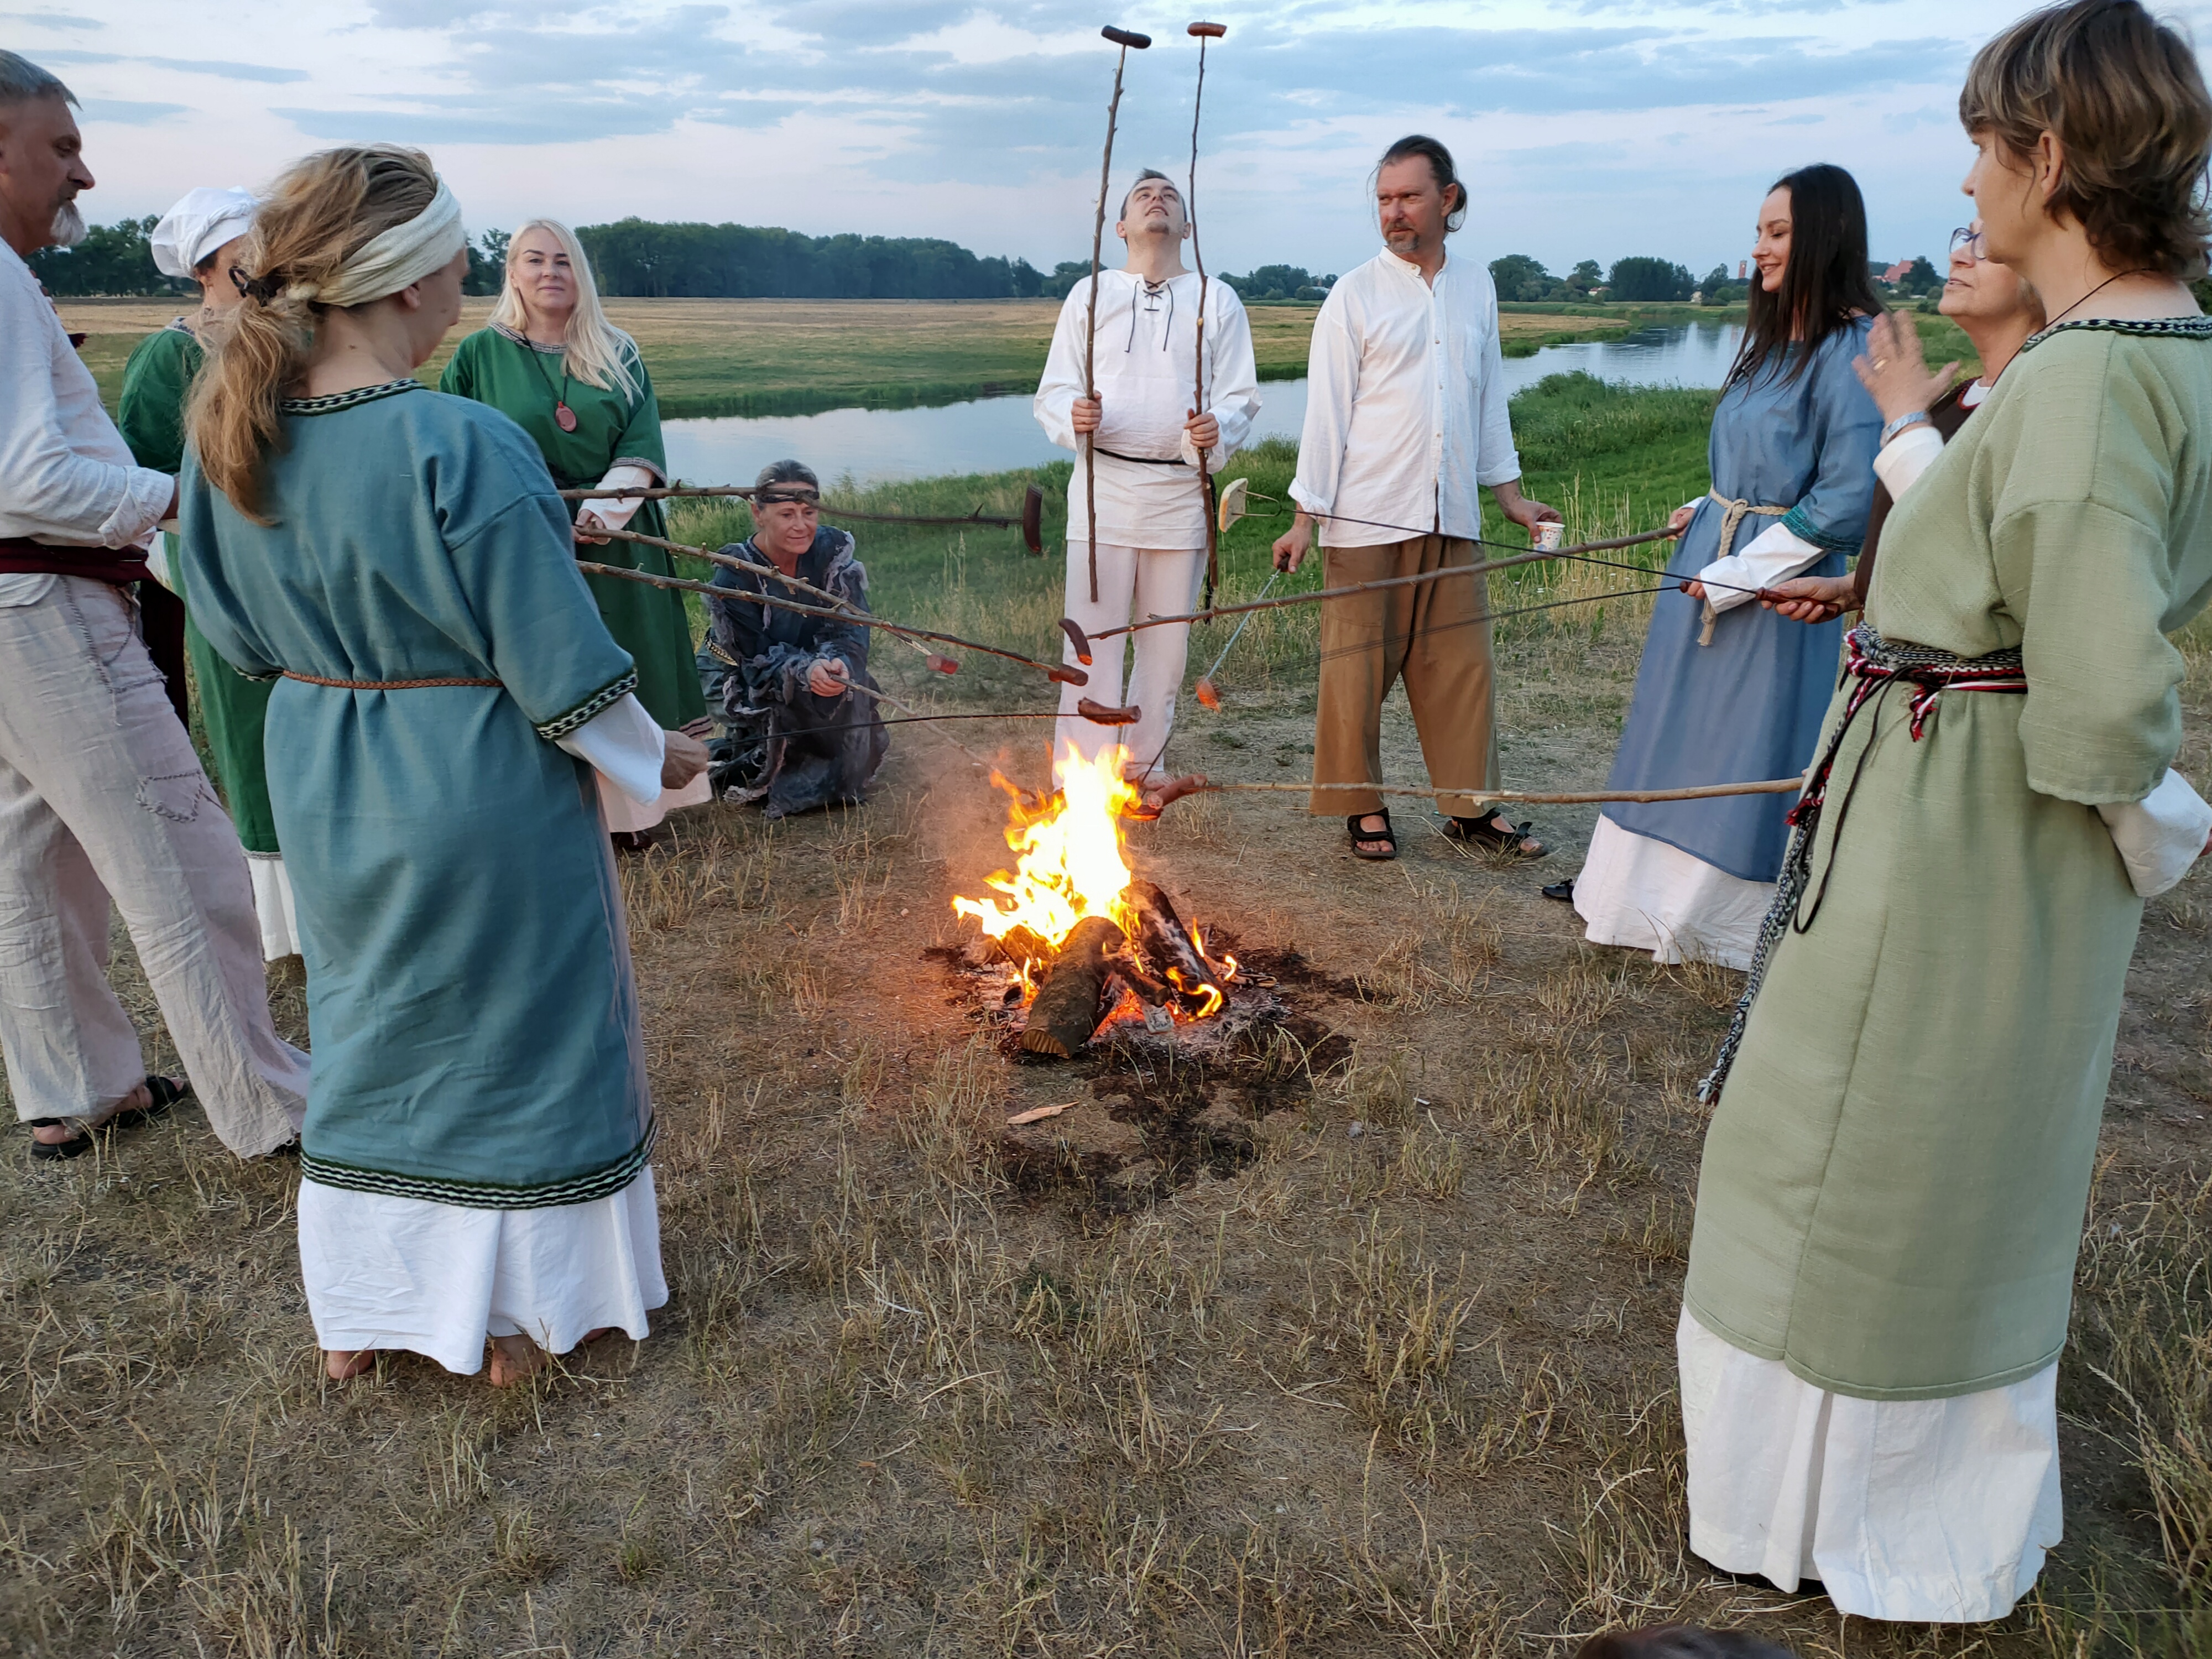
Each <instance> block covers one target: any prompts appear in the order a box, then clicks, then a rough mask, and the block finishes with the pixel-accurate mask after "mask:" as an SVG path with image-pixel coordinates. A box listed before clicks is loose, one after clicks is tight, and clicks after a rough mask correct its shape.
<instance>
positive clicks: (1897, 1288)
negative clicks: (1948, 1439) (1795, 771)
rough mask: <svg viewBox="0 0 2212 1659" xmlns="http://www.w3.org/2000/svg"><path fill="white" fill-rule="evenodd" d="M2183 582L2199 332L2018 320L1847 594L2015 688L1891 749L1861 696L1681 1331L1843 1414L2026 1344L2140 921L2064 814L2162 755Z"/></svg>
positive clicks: (1723, 1143) (2195, 454)
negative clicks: (1966, 415) (1987, 662)
mask: <svg viewBox="0 0 2212 1659" xmlns="http://www.w3.org/2000/svg"><path fill="white" fill-rule="evenodd" d="M2208 599H2212V319H2186V320H2176V321H2166V322H2159V323H2122V322H2114V321H2107V320H2102V319H2098V320H2090V321H2085V322H2081V323H2073V324H2065V325H2061V326H2060V327H2058V328H2057V329H2053V330H2050V331H2045V333H2043V334H2041V335H2039V336H2037V337H2035V338H2034V339H2033V340H2031V341H2030V342H2029V343H2028V344H2027V347H2026V348H2024V349H2022V351H2021V355H2020V356H2019V357H2018V358H2017V359H2015V361H2014V362H2013V363H2012V365H2011V366H2010V367H2009V368H2008V369H2007V370H2006V371H2005V374H2004V376H2003V378H2002V380H1999V381H1998V383H1997V386H1996V391H1995V392H1993V393H1992V394H1991V395H1990V398H1989V400H1988V401H1987V402H1986V403H1985V404H1984V405H1983V406H1982V409H1981V411H1980V413H1978V415H1977V416H1975V417H1974V419H1973V420H1972V421H1970V422H1967V423H1966V427H1965V428H1963V429H1962V430H1961V432H1960V435H1958V436H1957V437H1956V438H1954V440H1952V441H1951V443H1950V444H1949V445H1948V447H1947V448H1946V450H1945V452H1944V453H1943V454H1942V456H1941V457H1940V458H1939V459H1937V460H1936V462H1934V464H1933V465H1930V467H1929V470H1928V471H1927V472H1926V473H1925V474H1924V475H1923V477H1921V478H1920V480H1919V482H1918V483H1916V484H1915V485H1913V487H1912V489H1911V492H1910V493H1909V494H1908V495H1906V496H1905V499H1904V500H1903V501H1899V503H1898V505H1897V507H1896V508H1895V510H1894V511H1893V513H1891V514H1890V517H1889V520H1888V522H1887V526H1885V527H1884V530H1883V532H1882V556H1881V563H1880V565H1879V566H1878V567H1877V568H1876V569H1875V576H1874V582H1873V590H1872V592H1871V594H1870V595H1869V602H1868V606H1867V620H1868V622H1869V624H1870V625H1871V626H1872V627H1873V628H1875V629H1877V630H1878V631H1879V632H1880V633H1881V635H1883V636H1884V637H1885V638H1887V639H1888V640H1889V641H1893V642H1900V643H1901V642H1906V641H1910V642H1912V643H1915V644H1918V645H1922V646H1927V647H1934V648H1936V649H1938V650H1942V651H1948V652H1952V653H1956V654H1958V655H1960V656H1962V657H1978V656H1983V655H1986V654H1987V653H1991V652H1995V651H2000V650H2007V649H2010V648H2012V647H2019V648H2020V650H2021V653H2022V657H2023V662H2024V665H2025V670H2026V675H2027V693H2026V695H2025V696H2017V695H2015V696H2006V695H1996V694H1992V693H1987V692H1979V693H1978V692H1970V691H1960V690H1954V691H1949V692H1946V693H1945V694H1944V695H1943V696H1942V699H1941V701H1940V702H1939V703H1938V706H1937V712H1936V715H1935V717H1934V718H1933V720H1932V721H1931V722H1930V724H1929V726H1928V727H1927V729H1926V731H1925V732H1924V734H1923V737H1922V738H1921V739H1920V740H1919V741H1917V742H1915V741H1913V740H1912V738H1911V733H1910V732H1909V730H1908V720H1909V708H1908V705H1909V702H1910V698H1911V691H1912V689H1913V688H1911V686H1910V685H1905V686H1893V687H1892V688H1891V693H1890V694H1887V695H1881V696H1878V697H1877V699H1876V701H1875V702H1872V703H1870V704H1869V706H1868V707H1867V708H1865V709H1864V711H1863V713H1862V714H1860V716H1859V717H1858V719H1857V721H1856V722H1855V723H1854V724H1853V725H1852V726H1851V728H1850V731H1849V732H1848V733H1847V734H1846V736H1845V738H1844V743H1843V746H1842V749H1841V751H1840V753H1839V754H1838V757H1837V761H1836V765H1835V770H1834V773H1833V777H1832V784H1831V787H1830V790H1829V795H1828V806H1827V810H1826V813H1825V814H1824V815H1823V818H1822V822H1821V823H1820V829H1819V833H1818V834H1817V836H1815V841H1814V859H1813V865H1812V871H1813V873H1812V881H1813V884H1814V887H1815V888H1816V889H1817V888H1818V887H1819V886H1820V884H1821V882H1822V881H1823V880H1825V881H1826V898H1825V901H1824V902H1822V904H1821V906H1820V908H1819V909H1818V911H1817V913H1816V914H1815V915H1814V921H1813V922H1812V924H1811V926H1810V927H1809V929H1808V931H1806V932H1804V933H1794V932H1785V933H1784V934H1783V935H1782V937H1781V939H1780V943H1779V945H1778V947H1777V948H1776V950H1775V951H1774V954H1773V956H1772V957H1771V960H1770V962H1769V963H1768V968H1767V972H1766V976H1765V982H1764V984H1763V986H1762V987H1761V988H1760V990H1759V994H1758V1000H1757V1001H1756V1002H1755V1003H1754V1004H1753V1007H1752V1009H1751V1012H1750V1018H1749V1021H1748V1024H1747V1027H1746V1029H1745V1031H1744V1036H1743V1041H1742V1045H1741V1049H1740V1050H1739V1052H1738V1054H1737V1055H1736V1058H1735V1064H1734V1066H1733V1068H1732V1069H1731V1070H1730V1071H1729V1073H1728V1077H1727V1080H1726V1083H1725V1085H1724V1087H1723V1091H1722V1093H1721V1097H1720V1101H1719V1103H1718V1105H1717V1109H1716V1110H1715V1113H1714V1115H1713V1121H1712V1125H1711V1129H1710V1130H1709V1132H1708V1133H1707V1136H1706V1140H1705V1161H1704V1165H1703V1168H1702V1170H1701V1171H1700V1174H1699V1188H1698V1203H1697V1218H1696V1225H1695V1231H1694V1233H1693V1236H1692V1243H1691V1249H1690V1265H1689V1274H1688V1282H1687V1285H1686V1290H1685V1296H1684V1300H1685V1304H1686V1309H1687V1310H1688V1312H1689V1314H1690V1315H1691V1316H1692V1318H1694V1319H1696V1320H1697V1321H1698V1322H1699V1324H1701V1325H1703V1326H1704V1327H1705V1328H1706V1329H1707V1330H1709V1331H1711V1332H1712V1333H1713V1334H1715V1335H1717V1336H1719V1337H1721V1338H1723V1340H1726V1341H1728V1342H1729V1343H1732V1344H1733V1345H1735V1346H1736V1347H1738V1348H1741V1349H1742V1350H1744V1351H1746V1352H1749V1353H1752V1354H1754V1355H1757V1356H1759V1358H1766V1359H1777V1360H1780V1361H1782V1362H1783V1363H1784V1364H1786V1365H1787V1366H1788V1367H1789V1368H1790V1370H1791V1371H1792V1372H1793V1373H1794V1374H1795V1375H1796V1376H1798V1377H1800V1378H1802V1380H1804V1381H1805V1382H1807V1383H1811V1384H1813V1385H1814V1386H1816V1387H1818V1388H1821V1389H1828V1390H1831V1391H1832V1392H1834V1393H1838V1394H1843V1395H1855V1396H1857V1397H1859V1398H1863V1399H1870V1400H1916V1399H1934V1398H1942V1397H1946V1396H1950V1395H1963V1394H1971V1393H1976V1392H1978V1391H1980V1390H1983V1389H1994V1388H1997V1387H2000V1386H2002V1385H2004V1384H2008V1383H2013V1382H2016V1381H2018V1380H2020V1379H2021V1378H2023V1377H2027V1376H2033V1375H2034V1374H2035V1373H2036V1372H2038V1371H2039V1370H2042V1369H2043V1368H2044V1367H2045V1366H2047V1365H2049V1364H2051V1363H2052V1361H2053V1360H2055V1359H2056V1358H2057V1355H2058V1352H2059V1350H2060V1348H2061V1347H2062V1346H2063V1344H2064V1341H2065V1338H2066V1326H2067V1315H2068V1311H2069V1303H2070V1298H2071V1294H2072V1289H2073V1277H2074V1264H2075V1255H2076V1252H2077V1251H2078V1249H2079V1247H2080V1243H2081V1223H2082V1215H2083V1212H2084V1209H2085V1206H2086V1205H2087V1196H2088V1190H2089V1182H2090V1176H2091V1170H2092V1166H2093V1162H2094V1159H2095V1156H2096V1149H2097V1131H2098V1125H2099V1120H2100V1117H2101V1115H2102V1114H2103V1110H2104V1101H2105V1092H2106V1084H2107V1081H2108V1079H2109V1077H2110V1073H2111V1070H2112V1043H2113V1038H2114V1035H2115V1033H2116V1031H2117V1030H2118V1023H2119V1015H2120V1004H2121V996H2122V992H2123V990H2124V986H2125V982H2126V978H2127V970H2128V962H2129V958H2130V956H2131V955H2132V954H2133V951H2134V948H2135V942H2136V932H2137V929H2138V927H2139V926H2140V924H2141V921H2142V900H2140V899H2139V898H2137V897H2136V894H2135V891H2134V890H2133V888H2132V887H2131V886H2130V884H2129V879H2128V876H2127V873H2126V871H2125V869H2124V866H2123V865H2122V863H2121V860H2120V855H2119V854H2118V851H2117V850H2116V849H2115V848H2114V847H2113V844H2112V836H2111V835H2110V833H2109V832H2108V831H2107V829H2106V826H2105V824H2104V822H2103V820H2102V819H2100V817H2098V816H2097V813H2096V812H2095V811H2094V810H2093V809H2094V807H2095V806H2096V805H2099V804H2110V803H2114V802H2123V801H2134V800H2139V799H2142V797H2143V796H2144V795H2146V794H2148V793H2149V792H2150V790H2151V789H2152V787H2154V786H2155V785H2156V784H2157V783H2158V782H2159V781H2160V779H2161V778H2162V777H2163V776H2164V775H2165V772H2166V768H2167V767H2168V766H2169V765H2170V764H2171V763H2172V761H2173V758H2174V756H2175V754H2176V752H2177V751H2178V750H2179V747H2180V744H2181V706H2180V700H2179V690H2178V688H2179V685H2180V684H2181V680H2182V675H2183V661H2182V657H2181V654H2180V653H2179V651H2178V650H2176V649H2175V648H2174V647H2173V645H2172V643H2171V642H2170V641H2168V640H2167V639H2166V637H2165V635H2166V634H2168V633H2171V632H2172V630H2173V629H2178V628H2179V627H2181V626H2182V625H2183V624H2184V623H2186V622H2188V620H2189V619H2190V618H2191V617H2193V616H2194V615H2196V614H2197V611H2200V610H2202V609H2203V606H2204V605H2205V604H2206V602H2207V600H2208ZM1849 690H1850V682H1849V681H1848V680H1847V682H1846V684H1845V686H1844V690H1843V691H1840V692H1839V693H1838V699H1837V702H1836V704H1835V706H1834V707H1832V708H1831V710H1830V713H1829V717H1828V720H1829V726H1828V732H1826V733H1824V735H1823V738H1822V748H1823V750H1825V749H1826V744H1827V742H1828V738H1829V735H1830V734H1832V732H1833V731H1834V730H1835V726H1836V723H1837V720H1838V715H1839V714H1840V711H1841V708H1842V705H1843V700H1844V696H1846V695H1847V694H1848V692H1849ZM1854 778H1856V784H1855V785H1854V784H1853V782H1852V780H1853V779H1854ZM1847 795H1848V797H1849V799H1848V805H1846V796H1847ZM1808 908H1809V902H1808Z"/></svg>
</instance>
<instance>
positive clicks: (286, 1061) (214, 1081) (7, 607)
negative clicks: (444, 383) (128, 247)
mask: <svg viewBox="0 0 2212 1659" xmlns="http://www.w3.org/2000/svg"><path fill="white" fill-rule="evenodd" d="M75 102H76V99H75V98H73V97H72V96H70V91H69V88H66V87H64V85H63V84H62V83H61V82H59V81H58V80H56V79H55V78H54V77H53V76H52V75H49V74H48V73H47V72H46V70H42V69H40V68H39V67H38V66H37V65H36V64H31V63H27V62H26V61H25V60H24V59H22V58H18V57H17V56H16V55H15V53H13V52H0V1050H4V1052H5V1054H6V1058H7V1066H8V1085H9V1089H10V1090H11V1091H13V1093H14V1095H15V1110H16V1113H17V1115H19V1116H21V1117H22V1118H23V1119H25V1120H26V1121H27V1122H28V1123H29V1125H30V1127H31V1138H32V1142H33V1146H32V1156H33V1157H34V1158H69V1157H73V1156H75V1155H76V1154H77V1153H79V1152H88V1151H90V1150H91V1149H92V1147H93V1146H94V1135H93V1133H92V1131H93V1130H94V1129H96V1128H99V1127H102V1126H112V1127H114V1128H118V1129H120V1128H122V1127H127V1126H129V1125H131V1124H133V1123H136V1122H139V1121H143V1120H144V1119H145V1118H147V1117H148V1116H150V1115H154V1114H155V1113H158V1112H161V1111H163V1110H166V1109H167V1108H168V1107H169V1106H170V1105H171V1104H172V1103H174V1102H175V1101H176V1100H177V1099H178V1098H179V1097H180V1095H181V1094H182V1092H183V1089H182V1086H181V1085H179V1083H178V1082H177V1080H176V1079H172V1078H163V1077H149V1076H148V1075H147V1073H146V1068H145V1062H144V1058H143V1054H142V1051H141V1049H140V1048H139V1043H138V1035H137V1031H136V1030H133V1029H132V1026H131V1017H130V1016H129V1015H128V1014H127V1013H125V1012H124V1009H123V1005H122V1004H121V1003H119V1002H118V1001H117V1000H116V997H115V993H114V991H113V990H112V989H111V988H110V987H109V986H108V983H107V975H106V970H107V939H108V915H109V903H110V899H111V897H112V901H113V906H114V908H116V909H118V910H120V911H121V912H122V914H123V920H124V923H125V926H126V927H129V929H130V930H131V939H132V942H133V943H134V944H136V945H137V947H138V958H139V961H140V962H141V963H143V966H144V967H145V969H146V977H147V979H148V980H149V981H151V983H152V985H153V987H154V998H155V1001H156V1002H157V1003H159V1004H160V1005H161V1017H162V1018H163V1019H164V1020H166V1021H167V1024H168V1027H169V1034H170V1036H173V1038H174V1039H175V1040H176V1044H177V1052H178V1053H179V1054H180V1055H182V1056H183V1058H184V1062H185V1070H186V1072H187V1073H189V1074H190V1076H191V1083H192V1085H194V1086H195V1088H196V1089H197V1092H198V1094H199V1097H200V1099H201V1102H202V1103H204V1105H205V1106H206V1108H207V1111H208V1120H209V1121H210V1124H211V1125H212V1126H213V1127H214V1129H215V1132H216V1133H217V1134H218V1135H220V1136H221V1137H222V1140H223V1143H224V1144H225V1145H226V1146H228V1147H229V1148H230V1149H231V1150H232V1151H233V1152H237V1153H238V1154H240V1156H241V1157H252V1156H254V1155H255V1154H258V1153H261V1152H270V1151H273V1150H274V1149H275V1148H276V1147H277V1146H282V1145H283V1144H284V1143H285V1142H286V1141H288V1140H290V1139H292V1138H293V1136H294V1134H295V1131H296V1126H297V1124H298V1121H299V1120H300V1117H301V1115H302V1114H303V1113H304V1111H305V1109H306V1099H305V1097H306V1094H307V1056H306V1055H305V1054H301V1053H300V1052H299V1051H298V1050H297V1049H295V1048H290V1047H289V1046H287V1045H286V1044H285V1043H283V1042H280V1041H278V1040H277V1036H276V1031H275V1030H274V1029H273V1028H272V1027H271V1025H270V1020H269V996H268V987H267V982H266V981H264V978H263V977H262V969H261V936H260V932H259V929H258V927H256V925H255V922H254V919H253V899H252V888H251V886H250V884H248V882H247V878H246V854H245V853H244V852H243V851H242V850H241V849H240V846H239V843H238V835H237V832H236V831H235V830H234V829H232V828H231V824H230V820H229V819H228V818H227V817H224V816H223V811H222V807H221V806H220V805H217V804H216V798H215V792H214V791H213V790H211V789H210V788H209V787H208V781H207V775H206V774H205V773H204V772H203V771H201V770H200V763H199V761H198V759H197V757H195V756H194V754H193V753H192V744H191V738H190V737H188V736H187V735H186V734H185V727H184V723H183V722H182V721H181V720H179V719H178V718H177V711H176V710H175V709H174V708H172V707H171V706H170V703H169V698H168V694H167V691H166V690H164V689H163V687H162V684H161V670H160V669H158V668H156V667H155V665H154V662H153V660H152V659H151V658H149V656H148V655H147V653H146V646H145V642H144V641H143V638H142V637H141V635H140V633H139V625H138V624H139V619H138V603H137V600H136V599H133V598H132V597H131V584H132V583H134V582H136V581H137V580H141V579H142V578H143V577H144V576H145V575H146V574H147V569H146V544H147V542H148V540H149V538H151V537H152V535H153V533H154V527H155V525H156V524H157V523H159V522H160V521H161V520H162V519H164V518H167V517H168V516H169V515H171V514H172V513H174V512H175V511H176V499H177V491H176V482H175V480H174V479H173V478H172V477H169V475H168V474H167V473H166V472H157V471H151V470H149V469H147V468H143V467H140V466H137V465H135V464H134V463H133V461H132V459H131V451H130V449H129V447H127V446H126V445H125V443H124V441H123V437H122V435H121V434H120V433H118V431H117V430H116V429H115V423H114V422H112V421H111V420H109V419H108V418H107V416H106V412H105V411H104V410H102V409H101V408H100V389H99V387H98V386H94V384H93V379H92V375H91V374H90V373H89V372H88V370H87V369H86V368H85V366H84V365H83V364H82V362H78V361H77V355H76V351H75V350H74V349H72V348H71V347H70V339H69V336H68V334H67V333H66V332H65V331H64V330H63V328H62V325H61V319H59V318H58V317H57V316H56V315H55V314H54V308H53V306H52V303H51V302H50V301H48V300H47V298H46V295H45V293H44V292H43V291H42V290H41V289H40V286H39V283H38V279H37V278H36V277H34V276H32V275H31V272H30V270H29V267H28V266H27V264H25V261H26V260H27V259H28V258H30V257H31V255H33V254H34V253H36V252H38V251H39V250H40V248H43V247H46V246H52V244H55V243H63V244H68V243H70V242H74V241H75V240H77V238H78V237H80V236H81V235H82V234H83V228H84V220H83V218H82V216H81V215H80V214H79V213H78V211H77V209H76V196H77V192H78V191H86V190H90V189H91V188H92V182H93V180H92V174H91V173H90V172H88V170H87V169H86V167H85V165H84V158H83V154H82V151H83V143H82V138H81V137H79V135H78V132H77V127H76V118H75V117H73V116H72V115H71V114H70V105H71V104H74V103H75Z"/></svg>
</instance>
